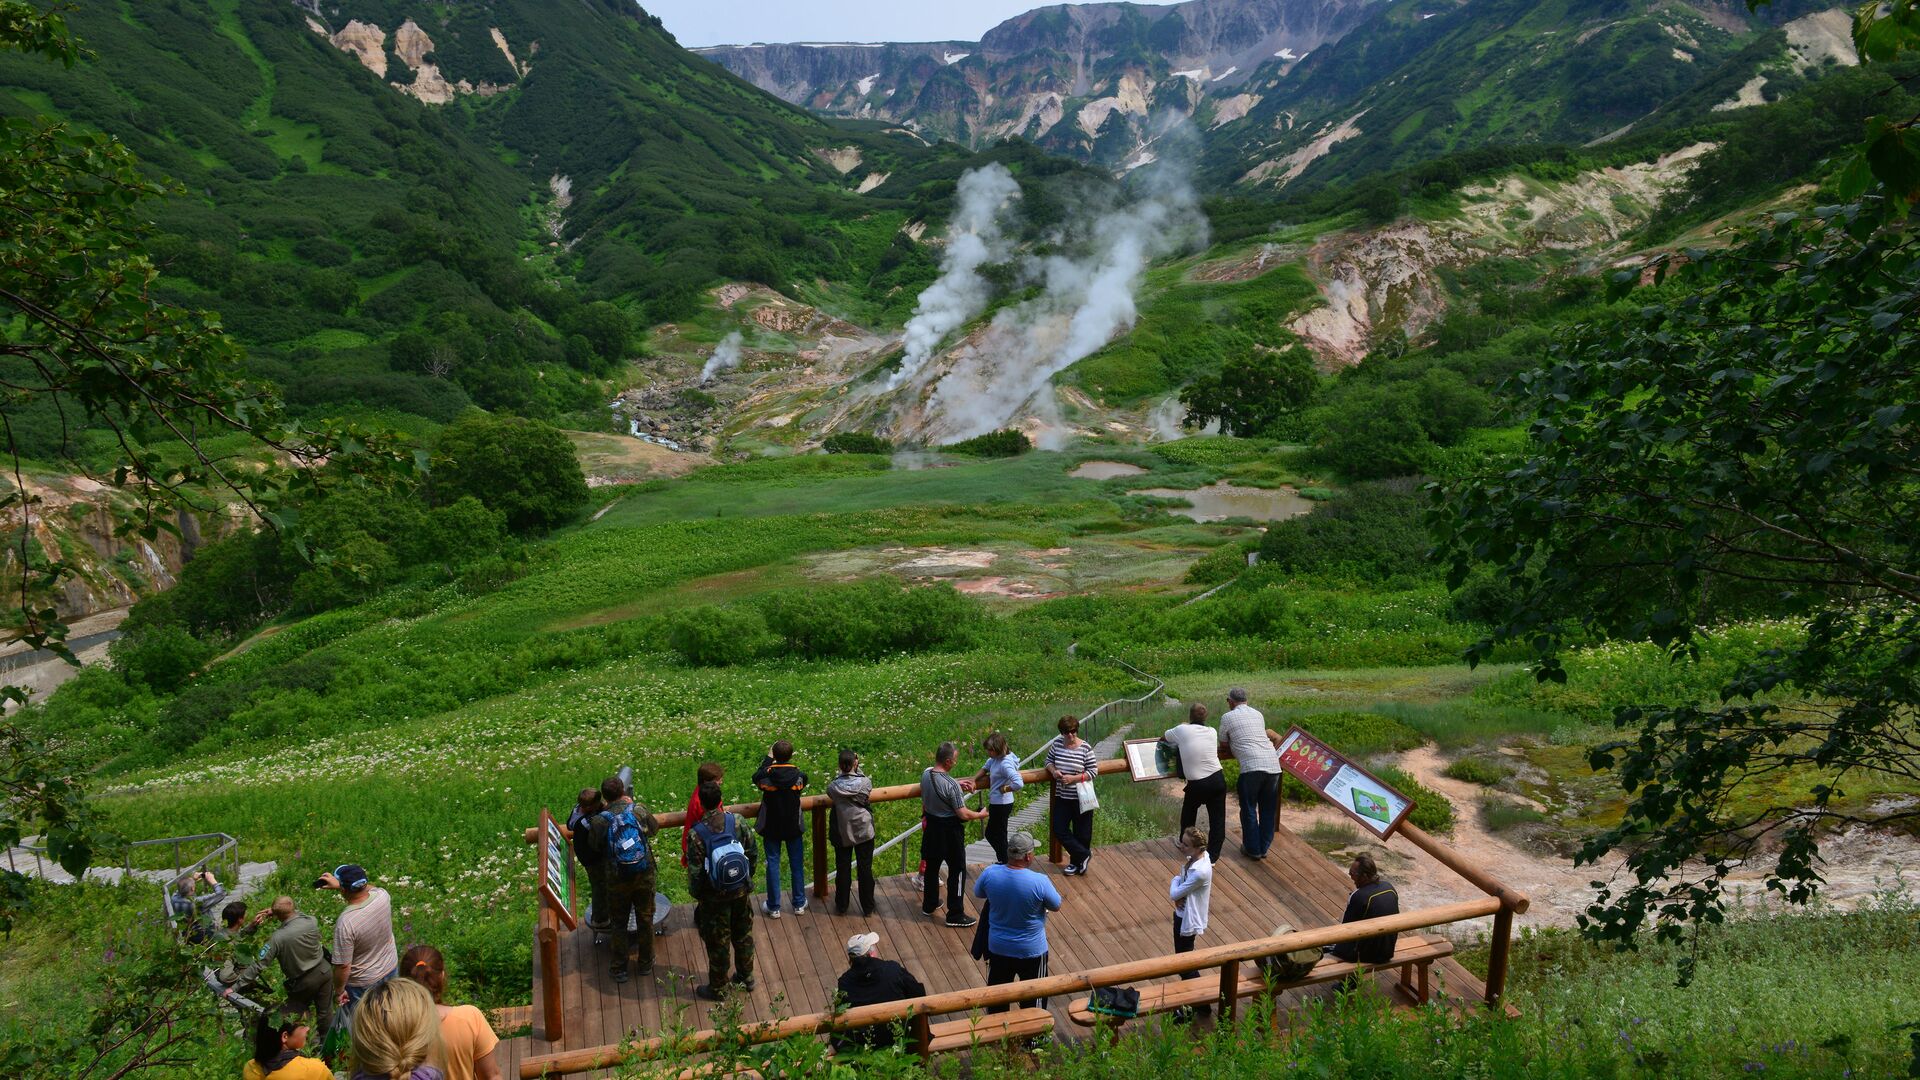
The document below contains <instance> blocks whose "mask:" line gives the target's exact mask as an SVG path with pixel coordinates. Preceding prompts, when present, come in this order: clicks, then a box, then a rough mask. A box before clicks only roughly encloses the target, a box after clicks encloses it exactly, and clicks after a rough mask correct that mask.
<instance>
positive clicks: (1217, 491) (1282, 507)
mask: <svg viewBox="0 0 1920 1080" xmlns="http://www.w3.org/2000/svg"><path fill="white" fill-rule="evenodd" d="M1127 494H1129V495H1152V496H1155V497H1157V498H1162V499H1185V500H1186V501H1187V502H1188V503H1189V504H1191V505H1189V506H1186V507H1182V508H1180V509H1177V510H1171V511H1169V512H1170V513H1175V514H1180V515H1183V516H1185V517H1190V518H1192V519H1193V520H1195V521H1224V520H1226V519H1227V518H1236V517H1244V518H1252V519H1253V520H1255V521H1284V520H1286V519H1287V518H1290V517H1299V516H1300V515H1301V514H1304V513H1307V512H1308V511H1310V510H1312V509H1313V500H1312V499H1306V498H1302V497H1301V495H1300V493H1299V492H1298V491H1295V490H1294V489H1292V488H1290V487H1283V488H1273V489H1271V490H1269V489H1267V488H1254V487H1241V486H1240V485H1238V484H1229V483H1227V482H1226V481H1225V480H1222V481H1220V482H1219V483H1217V484H1208V485H1207V486H1206V487H1203V488H1193V489H1192V490H1188V491H1182V490H1180V489H1178V488H1147V489H1145V490H1144V491H1130V492H1128V493H1127Z"/></svg>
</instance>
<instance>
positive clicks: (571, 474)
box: [428, 413, 587, 533]
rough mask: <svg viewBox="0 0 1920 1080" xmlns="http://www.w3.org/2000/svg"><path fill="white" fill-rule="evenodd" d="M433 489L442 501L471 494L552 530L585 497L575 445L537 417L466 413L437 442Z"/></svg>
mask: <svg viewBox="0 0 1920 1080" xmlns="http://www.w3.org/2000/svg"><path fill="white" fill-rule="evenodd" d="M428 494H429V497H430V498H431V499H432V501H433V502H434V503H435V504H437V505H440V506H448V505H452V504H457V503H459V502H460V501H461V500H463V499H467V498H472V499H475V500H477V501H478V502H479V503H480V504H481V505H482V506H484V507H486V508H488V509H490V510H496V511H498V512H499V513H500V514H502V515H504V516H505V518H506V522H507V526H508V527H509V528H511V529H513V530H514V531H515V532H520V533H525V532H531V531H538V530H546V529H551V528H553V527H554V526H556V525H559V524H560V523H561V522H563V521H566V520H568V519H569V518H571V517H572V516H573V514H574V513H575V512H576V511H578V510H579V509H580V508H581V507H582V506H584V505H586V502H587V481H586V477H585V475H584V474H582V473H581V471H580V460H579V458H578V457H576V456H575V454H574V452H573V444H572V443H571V442H569V441H568V440H567V437H566V436H565V435H564V434H562V433H561V432H560V431H559V430H558V429H556V428H554V427H552V426H550V425H548V424H544V423H541V422H540V421H537V420H525V419H521V418H519V417H511V416H487V415H483V414H479V413H474V414H469V415H468V416H465V417H462V418H461V419H459V420H457V421H455V422H453V423H452V424H449V425H447V426H446V427H445V428H443V429H442V430H441V432H440V436H439V438H438V439H437V440H436V441H435V443H434V461H433V472H432V474H431V478H430V480H429V482H428Z"/></svg>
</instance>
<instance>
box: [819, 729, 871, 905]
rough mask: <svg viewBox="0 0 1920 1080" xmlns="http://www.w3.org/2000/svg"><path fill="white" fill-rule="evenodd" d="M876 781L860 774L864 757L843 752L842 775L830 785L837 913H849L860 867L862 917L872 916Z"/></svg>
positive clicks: (841, 761) (829, 797) (828, 788)
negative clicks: (851, 896)
mask: <svg viewBox="0 0 1920 1080" xmlns="http://www.w3.org/2000/svg"><path fill="white" fill-rule="evenodd" d="M872 796H873V781H872V780H870V779H868V778H867V775H866V774H865V773H863V772H861V771H860V755H858V754H856V753H854V752H853V751H851V750H842V751H840V775H839V776H836V777H834V778H833V779H832V780H831V781H829V782H828V783H827V798H828V799H830V800H832V802H833V865H834V871H835V872H834V876H833V912H834V914H836V915H845V914H846V913H847V898H848V893H849V892H851V891H852V888H853V876H854V867H855V865H856V864H858V866H859V874H860V914H861V915H872V914H873V908H874V899H873V837H874V831H873V808H872V806H871V805H869V800H870V799H871V798H872Z"/></svg>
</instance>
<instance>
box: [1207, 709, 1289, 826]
mask: <svg viewBox="0 0 1920 1080" xmlns="http://www.w3.org/2000/svg"><path fill="white" fill-rule="evenodd" d="M1227 705H1228V708H1227V712H1226V715H1224V716H1222V717H1221V718H1220V746H1219V752H1220V753H1221V754H1222V755H1226V756H1231V757H1234V758H1237V759H1238V760H1239V762H1240V782H1239V784H1238V794H1239V796H1240V850H1242V851H1244V852H1246V853H1247V857H1248V858H1250V859H1264V858H1266V857H1267V851H1268V849H1270V848H1272V847H1273V834H1274V831H1275V830H1276V829H1278V828H1279V827H1280V754H1279V751H1277V750H1276V749H1275V748H1274V744H1273V739H1272V737H1271V736H1269V735H1268V734H1267V718H1266V717H1264V716H1262V715H1260V710H1258V709H1256V708H1254V707H1253V706H1251V705H1249V704H1247V692H1246V691H1245V690H1243V689H1241V688H1240V687H1238V686H1236V687H1234V688H1233V689H1231V690H1228V691H1227Z"/></svg>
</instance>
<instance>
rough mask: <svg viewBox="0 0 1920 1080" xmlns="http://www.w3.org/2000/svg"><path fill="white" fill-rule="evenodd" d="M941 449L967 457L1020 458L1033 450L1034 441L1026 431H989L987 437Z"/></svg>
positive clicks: (979, 436) (966, 440)
mask: <svg viewBox="0 0 1920 1080" xmlns="http://www.w3.org/2000/svg"><path fill="white" fill-rule="evenodd" d="M940 449H941V450H943V451H945V452H946V453H949V454H964V455H966V456H967V457H980V458H1004V457H1018V456H1020V455H1021V454H1024V453H1026V452H1027V451H1029V450H1031V449H1033V440H1032V439H1029V438H1027V433H1026V432H1024V431H1018V430H1016V429H1014V428H1002V429H1001V430H999V431H989V432H987V433H986V434H985V435H975V436H974V437H973V438H971V439H962V440H961V441H959V442H957V443H951V444H949V445H946V446H942V447H941V448H940Z"/></svg>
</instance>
